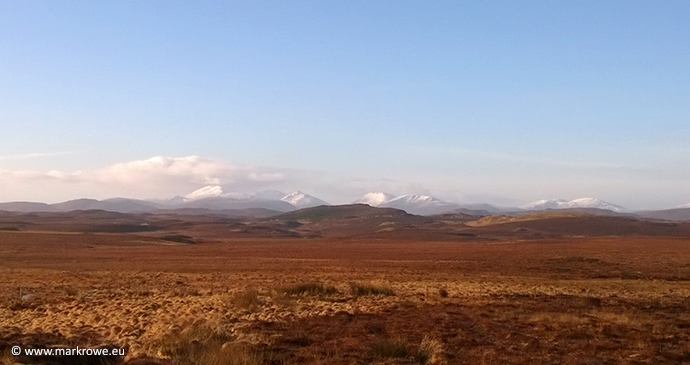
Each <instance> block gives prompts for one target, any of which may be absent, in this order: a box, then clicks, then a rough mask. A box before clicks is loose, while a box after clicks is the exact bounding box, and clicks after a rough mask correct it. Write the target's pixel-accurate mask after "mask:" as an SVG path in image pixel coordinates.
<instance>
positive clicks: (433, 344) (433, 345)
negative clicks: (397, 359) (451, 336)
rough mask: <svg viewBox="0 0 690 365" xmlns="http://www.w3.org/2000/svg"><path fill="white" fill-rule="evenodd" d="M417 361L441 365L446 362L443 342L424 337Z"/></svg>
mask: <svg viewBox="0 0 690 365" xmlns="http://www.w3.org/2000/svg"><path fill="white" fill-rule="evenodd" d="M415 359H417V361H419V362H420V363H421V364H441V363H444V362H445V359H444V356H443V342H441V341H440V340H439V339H436V338H432V337H429V336H424V338H423V339H422V342H421V343H420V344H419V350H417V354H415Z"/></svg>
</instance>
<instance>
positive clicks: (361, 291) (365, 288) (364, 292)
mask: <svg viewBox="0 0 690 365" xmlns="http://www.w3.org/2000/svg"><path fill="white" fill-rule="evenodd" d="M350 291H351V292H352V295H354V296H356V297H361V296H370V295H381V296H391V295H395V292H394V291H393V289H391V288H390V287H388V286H377V285H370V284H359V283H350Z"/></svg>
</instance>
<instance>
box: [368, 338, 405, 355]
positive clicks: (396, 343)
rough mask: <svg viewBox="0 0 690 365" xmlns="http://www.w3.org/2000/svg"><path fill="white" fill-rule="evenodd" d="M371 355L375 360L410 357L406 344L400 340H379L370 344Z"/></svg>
mask: <svg viewBox="0 0 690 365" xmlns="http://www.w3.org/2000/svg"><path fill="white" fill-rule="evenodd" d="M371 355H372V356H373V357H375V358H380V359H386V358H406V357H408V356H410V355H411V352H410V349H409V346H408V344H407V343H406V342H405V341H404V340H402V339H395V340H390V339H381V340H378V341H376V342H374V343H372V344H371Z"/></svg>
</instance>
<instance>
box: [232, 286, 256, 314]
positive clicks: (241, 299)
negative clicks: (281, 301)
mask: <svg viewBox="0 0 690 365" xmlns="http://www.w3.org/2000/svg"><path fill="white" fill-rule="evenodd" d="M231 302H232V305H233V306H234V307H235V308H238V309H249V310H253V309H256V308H257V307H258V306H259V305H261V300H260V299H259V291H258V290H256V289H254V288H248V289H245V290H243V291H241V292H239V293H235V294H234V295H233V296H232V298H231Z"/></svg>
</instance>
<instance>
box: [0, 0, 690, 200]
mask: <svg viewBox="0 0 690 365" xmlns="http://www.w3.org/2000/svg"><path fill="white" fill-rule="evenodd" d="M689 65H690V2H687V1H658V2H650V1H574V2H556V1H521V2H518V1H472V2H470V1H433V2H423V1H342V2H334V1H329V2H326V1H274V2H271V1H247V2H225V1H222V2H220V1H219V2H175V1H111V2H104V1H99V2H76V1H74V2H70V1H31V2H27V1H13V0H8V1H3V2H0V200H2V201H7V200H44V201H59V200H64V199H69V198H76V197H81V196H88V197H95V198H105V197H109V196H115V195H120V196H122V195H125V196H133V197H141V198H144V197H162V196H167V195H175V194H186V193H188V192H189V191H187V190H188V189H193V188H196V187H201V186H202V185H201V184H203V183H205V181H206V180H204V179H203V178H199V176H197V174H199V171H198V168H197V167H198V166H197V167H194V168H192V167H190V166H188V165H185V166H186V167H180V166H177V165H175V164H174V163H172V164H169V166H168V167H169V168H170V169H173V170H174V171H172V172H171V171H170V170H164V169H163V170H161V168H160V167H156V171H157V172H156V173H154V172H151V173H148V172H147V173H146V174H144V175H145V176H143V175H141V174H142V172H141V170H140V169H139V170H137V171H138V172H137V174H139V175H137V178H130V177H129V175H127V174H129V173H132V172H131V171H130V170H127V169H123V168H115V167H116V166H130V167H131V166H141V165H142V163H141V161H147V160H148V159H150V158H151V157H153V156H164V157H170V158H184V157H186V156H199V158H200V160H199V161H206V162H204V163H208V164H210V165H212V166H216V167H217V166H224V167H223V168H222V169H221V170H222V171H224V172H223V173H222V174H221V173H217V171H216V170H213V168H207V167H204V168H202V170H203V171H205V172H204V173H205V174H210V175H214V174H219V175H218V176H212V177H213V178H214V179H216V180H218V181H219V182H220V183H221V184H224V185H227V186H229V187H230V188H235V189H237V190H252V189H264V188H272V189H273V188H275V189H281V190H286V191H287V190H294V189H302V190H304V191H307V192H309V193H312V194H314V195H317V196H320V197H322V198H324V199H326V200H328V201H331V202H334V203H344V202H349V201H352V200H355V199H356V198H358V197H359V196H360V195H363V194H364V193H366V192H367V191H371V190H386V191H391V192H392V193H422V194H432V195H435V196H438V197H440V198H444V199H448V200H454V201H461V202H462V201H465V202H479V201H486V202H491V203H496V204H505V205H519V204H523V203H526V202H528V201H531V200H536V199H542V198H565V199H573V198H579V197H584V196H596V197H599V198H602V199H604V200H607V201H611V202H613V203H617V204H620V205H623V206H626V207H629V208H661V207H669V206H676V205H680V204H687V203H690V169H688V167H687V166H690V144H689V143H688V141H690V102H689V100H690V66H689ZM137 161H139V162H140V163H139V164H138V165H137ZM165 161H168V160H165ZM170 161H182V160H170ZM184 161H187V160H184ZM144 165H147V164H146V163H144ZM147 166H148V165H147ZM166 166H167V165H166ZM195 166H196V165H195ZM204 166H206V165H204ZM228 166H233V168H229V167H228ZM237 166H241V168H237ZM184 168H187V169H188V170H185V172H184V173H182V172H180V171H179V169H184ZM204 169H205V170H204ZM228 169H230V170H232V171H241V172H242V173H252V172H257V171H259V172H261V173H262V174H264V173H265V174H269V175H270V174H274V175H271V176H281V178H275V179H268V180H271V181H266V180H265V179H264V180H261V179H259V180H261V181H259V182H257V185H256V186H254V185H252V184H251V181H253V180H252V179H245V178H241V177H239V176H237V175H234V173H233V174H230V173H228V172H227V171H229V170H228ZM108 174H121V176H110V175H108ZM156 174H159V175H160V174H162V175H163V176H164V177H165V176H168V177H169V176H174V177H175V178H174V179H168V180H166V179H165V178H164V177H161V176H159V175H156ZM84 176H88V178H85V177H84ZM96 176H97V177H96ZM104 176H105V177H104ZM151 176H154V177H151ZM262 176H263V175H262ZM206 177H208V176H206ZM245 177H246V176H245ZM147 179H148V180H147ZM151 179H153V180H151ZM144 180H145V182H147V183H150V182H151V181H155V182H156V183H155V184H153V183H151V185H152V186H155V187H157V189H154V188H150V189H146V188H141V186H142V185H146V184H143V183H142V181H144ZM238 181H241V182H242V183H239V182H238Z"/></svg>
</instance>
